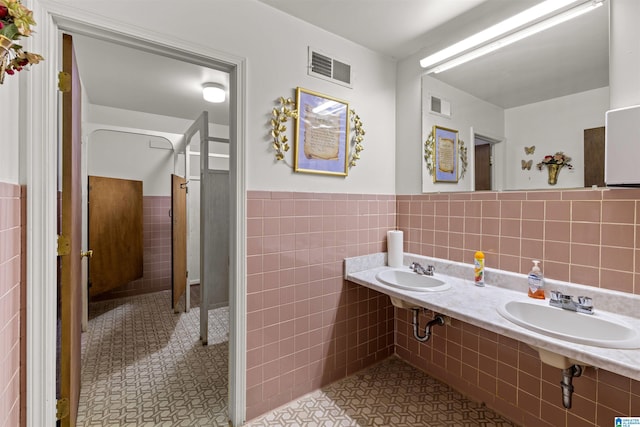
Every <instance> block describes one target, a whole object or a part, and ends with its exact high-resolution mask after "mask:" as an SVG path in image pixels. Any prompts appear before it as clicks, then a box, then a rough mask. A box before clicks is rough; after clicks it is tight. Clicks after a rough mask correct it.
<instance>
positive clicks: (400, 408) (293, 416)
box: [246, 357, 514, 427]
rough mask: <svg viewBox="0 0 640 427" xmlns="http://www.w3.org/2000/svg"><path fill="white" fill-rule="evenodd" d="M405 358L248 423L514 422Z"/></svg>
mask: <svg viewBox="0 0 640 427" xmlns="http://www.w3.org/2000/svg"><path fill="white" fill-rule="evenodd" d="M513 425H514V424H512V423H511V422H509V421H507V420H505V419H504V418H501V417H500V416H499V415H497V414H496V413H494V412H493V411H491V410H490V409H488V408H486V407H485V406H483V405H482V404H480V403H475V402H472V401H470V400H468V399H465V398H464V397H463V396H462V395H461V394H459V393H458V392H456V391H454V390H452V389H451V388H450V387H449V386H447V385H446V384H443V383H441V382H439V381H437V380H435V379H433V378H431V377H429V376H428V375H426V374H424V373H423V372H421V371H419V370H418V369H416V368H414V367H412V366H410V365H408V364H407V363H405V362H403V361H402V360H400V359H398V358H396V357H391V358H389V359H387V360H385V361H383V362H382V363H380V364H377V365H375V366H372V367H370V368H368V369H365V370H364V371H362V372H360V373H358V374H356V375H353V376H351V377H348V378H345V379H344V380H341V381H338V382H336V383H334V384H331V385H330V386H328V387H325V388H323V389H322V390H318V391H316V392H314V393H311V394H308V395H306V396H304V397H302V398H300V399H298V400H296V401H294V402H291V403H289V404H288V405H286V406H283V407H281V408H279V409H277V410H275V411H273V412H271V413H269V414H267V415H264V416H262V417H260V418H257V419H255V420H253V421H251V422H249V423H248V424H246V427H263V426H265V427H266V426H290V427H294V426H295V427H297V426H300V427H316V426H325V427H335V426H394V427H403V426H407V427H408V426H411V427H415V426H421V427H422V426H424V427H428V426H433V427H441V426H455V427H461V426H465V427H471V426H483V427H488V426H504V427H506V426H513Z"/></svg>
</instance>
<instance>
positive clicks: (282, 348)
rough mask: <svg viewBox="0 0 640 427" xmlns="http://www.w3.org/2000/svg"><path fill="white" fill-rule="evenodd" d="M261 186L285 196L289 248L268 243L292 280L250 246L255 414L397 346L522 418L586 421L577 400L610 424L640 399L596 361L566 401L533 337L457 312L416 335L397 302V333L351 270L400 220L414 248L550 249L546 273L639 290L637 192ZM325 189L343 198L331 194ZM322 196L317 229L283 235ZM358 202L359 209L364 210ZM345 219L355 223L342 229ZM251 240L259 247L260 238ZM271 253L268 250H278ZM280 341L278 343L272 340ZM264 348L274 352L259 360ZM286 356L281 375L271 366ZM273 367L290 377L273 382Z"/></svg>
mask: <svg viewBox="0 0 640 427" xmlns="http://www.w3.org/2000/svg"><path fill="white" fill-rule="evenodd" d="M252 193H253V192H249V195H248V199H249V200H261V201H263V202H264V201H266V200H270V199H273V200H276V199H277V200H280V217H279V219H280V222H279V224H280V229H279V230H278V232H277V233H276V234H274V235H276V236H280V239H281V244H280V248H279V249H278V248H277V246H272V247H270V248H269V249H268V250H273V251H275V253H277V254H278V255H279V258H278V260H279V268H280V270H279V276H280V281H281V283H280V284H278V279H277V277H278V276H277V275H276V273H278V271H277V270H270V269H269V267H268V266H265V265H264V262H260V263H257V264H253V263H252V261H253V257H252V256H249V257H248V258H247V262H248V265H250V266H251V268H250V273H249V277H248V280H250V283H253V284H254V286H252V287H251V290H255V292H258V294H256V295H253V296H252V297H251V300H250V301H251V304H250V307H251V311H255V313H256V314H257V313H259V318H256V317H255V315H253V316H252V317H251V319H253V320H250V323H254V324H253V326H252V329H251V331H250V335H251V340H250V341H249V343H250V348H249V352H250V353H249V354H250V355H251V361H252V367H251V369H252V370H253V369H259V373H260V375H252V376H251V381H250V382H248V391H247V399H248V414H249V415H250V416H251V415H253V416H255V415H258V414H260V413H261V412H264V411H266V410H268V409H270V408H273V407H275V406H277V405H278V404H282V403H285V402H286V401H288V400H291V399H293V398H295V397H296V396H299V395H300V394H303V393H306V392H308V391H311V390H313V389H314V388H317V387H319V386H320V385H321V384H325V383H327V382H328V381H332V380H336V379H339V378H342V377H344V376H345V375H347V374H348V373H350V372H353V371H355V370H357V369H360V368H362V367H363V366H365V364H367V363H371V361H374V360H376V359H375V357H378V358H381V357H384V356H381V355H386V354H390V353H389V351H390V349H391V351H392V349H393V348H395V352H396V353H397V354H398V355H399V356H400V357H402V358H404V359H405V360H408V361H409V362H410V363H412V364H414V365H416V366H419V367H420V368H421V369H424V370H426V371H427V372H428V373H429V374H431V375H433V376H435V377H437V378H440V379H442V380H443V381H445V382H447V383H449V384H450V385H452V386H454V387H455V388H457V389H459V390H461V391H462V392H463V393H464V394H467V395H469V396H471V397H473V398H475V399H477V400H481V401H484V402H486V403H487V405H488V406H490V407H492V408H495V409H496V410H498V411H499V412H501V413H503V414H504V415H505V416H508V417H510V418H511V419H513V420H514V421H516V422H518V423H520V424H525V425H556V424H557V422H556V421H558V420H562V421H563V422H564V421H565V420H566V421H567V422H569V420H570V418H571V420H573V421H571V422H575V420H577V419H578V418H576V415H575V413H576V412H579V417H580V418H579V419H580V420H582V421H586V422H588V423H590V424H591V425H599V422H600V421H602V420H603V419H605V418H606V417H605V416H604V415H602V414H603V413H604V414H608V413H609V412H610V411H612V410H615V409H616V408H615V406H616V405H617V403H616V402H618V401H619V400H620V399H621V400H622V401H623V402H624V403H623V405H626V407H630V405H631V404H632V403H633V402H637V401H640V398H639V397H637V395H640V386H637V391H638V392H637V393H636V394H633V393H630V392H629V390H628V389H626V390H623V391H622V393H618V391H617V390H613V391H612V390H611V389H610V387H612V386H613V387H615V385H612V383H614V384H618V383H619V382H620V378H611V376H610V375H609V376H607V375H603V378H598V377H597V376H594V375H591V376H589V375H590V374H587V375H586V376H583V377H581V378H579V379H576V383H578V382H582V383H580V384H579V387H576V389H577V391H576V394H575V396H576V399H575V402H576V411H574V412H570V411H566V410H565V409H564V408H562V407H561V404H559V403H558V402H557V401H558V400H559V390H558V387H557V381H558V379H557V378H556V377H557V375H555V374H557V372H555V371H554V372H553V374H550V373H548V370H547V369H546V368H545V367H544V366H540V365H539V362H537V358H536V357H533V356H532V350H531V349H529V348H528V347H527V346H524V345H522V344H519V343H518V342H517V341H515V340H512V339H508V338H505V337H502V336H498V335H496V334H492V333H489V332H487V331H483V330H482V329H480V328H477V327H475V326H473V325H468V324H465V323H463V322H459V321H454V322H453V324H452V326H448V327H447V328H446V329H444V330H443V331H440V330H439V329H436V332H435V334H434V338H433V340H432V341H431V342H430V343H428V344H420V343H417V342H416V341H415V340H414V339H413V338H412V334H413V333H412V329H411V328H412V327H411V322H410V313H409V312H408V311H407V310H399V309H396V310H395V312H396V315H395V332H391V333H390V328H393V325H394V308H393V307H392V306H390V305H389V302H388V299H387V298H386V297H385V296H381V295H380V294H377V293H375V292H373V291H370V290H368V289H366V288H363V287H360V286H357V285H353V284H350V283H348V282H344V281H343V280H342V278H341V269H342V259H343V258H344V257H345V256H354V255H361V254H365V253H370V252H377V251H378V250H385V247H386V244H385V233H386V230H387V229H390V228H397V229H400V230H402V231H404V233H405V248H406V249H408V250H409V251H411V252H416V253H420V254H423V255H435V256H440V257H443V258H448V259H452V260H458V261H462V262H469V263H471V262H472V257H473V253H474V252H475V250H477V249H482V250H484V251H485V252H486V256H487V264H488V265H490V266H495V267H497V268H502V269H505V270H508V271H516V272H521V273H526V272H528V271H529V269H530V267H531V259H540V260H541V261H542V262H543V264H542V265H543V269H544V272H545V276H546V277H549V278H555V279H559V280H571V281H574V282H577V283H583V284H586V285H590V286H600V287H603V288H608V289H615V290H620V291H623V292H636V293H640V292H639V289H638V288H640V286H638V285H637V284H636V283H635V282H634V280H638V278H637V277H640V269H638V270H639V271H636V270H635V265H640V263H638V262H636V258H638V259H640V248H636V245H637V243H636V241H637V239H636V235H637V234H640V231H637V230H635V228H634V227H635V224H636V209H637V207H636V204H637V203H636V200H635V199H634V198H632V199H629V200H626V199H625V198H624V195H632V194H636V193H635V192H633V191H632V192H624V191H592V190H589V191H546V192H522V193H519V194H518V195H511V194H510V195H509V197H502V196H499V195H498V193H468V194H452V195H447V194H437V195H436V194H433V195H415V196H397V197H395V198H394V197H393V196H388V197H387V196H386V197H387V198H383V197H382V196H368V195H361V194H357V195H327V194H317V195H316V194H310V193H287V194H284V193H270V192H256V193H257V194H252ZM338 196H339V197H341V199H340V198H336V197H338ZM389 197H390V198H389ZM283 200H294V201H295V205H294V209H293V215H292V214H291V209H289V210H288V211H287V215H286V218H285V215H284V210H283V205H282V201H283ZM327 200H341V201H338V202H335V204H332V203H327ZM263 205H264V203H263ZM311 206H321V207H322V221H321V223H322V224H323V228H322V229H323V230H324V232H323V233H319V234H318V235H313V236H312V235H311V234H313V233H308V232H305V231H302V230H306V228H305V227H301V228H300V229H295V228H294V229H293V230H292V229H291V227H289V229H288V230H287V231H286V232H287V233H289V234H284V233H285V229H284V228H285V227H283V224H292V223H293V224H295V223H296V221H297V220H300V218H309V215H310V211H311ZM307 207H308V208H307ZM256 209H257V208H256ZM639 209H640V208H639ZM349 212H358V214H359V215H360V216H358V217H357V218H354V217H353V216H352V215H348V213H349ZM265 215H266V214H265V213H264V212H263V213H261V214H260V215H258V216H257V217H254V218H249V219H251V220H258V221H264V220H265ZM338 215H340V217H338ZM345 217H346V220H345ZM274 218H278V217H277V216H276V217H274ZM300 221H304V220H300ZM303 224H304V222H303ZM340 224H345V226H344V228H342V229H340V231H338V228H339V227H340V226H341V225H340ZM259 225H260V222H258V223H256V224H254V225H252V228H253V229H254V231H255V232H257V230H258V229H259V228H260V227H259ZM301 234H306V235H307V236H305V237H302V236H300V235H301ZM601 235H602V245H601ZM285 236H287V237H285ZM291 236H295V237H293V238H292V237H291ZM342 236H344V237H342ZM629 236H631V237H629ZM249 237H251V235H250V236H249ZM285 238H286V239H288V241H289V242H291V241H295V242H296V247H295V250H294V248H291V244H290V243H289V245H288V249H287V250H284V249H283V248H284V246H285V245H284V243H282V241H283V239H285ZM248 244H249V242H248ZM251 247H252V250H253V251H257V250H259V246H258V245H257V244H256V243H255V242H252V243H251ZM278 250H279V251H280V252H278ZM262 251H265V249H264V245H263V246H262ZM262 255H263V257H262V258H260V260H261V261H263V260H264V259H265V256H267V255H269V254H268V253H263V254H262ZM286 260H291V261H290V262H289V261H286ZM285 264H286V267H285ZM285 275H286V276H287V277H286V278H285V277H284V276H285ZM318 275H321V276H322V277H320V278H318V277H317V276H318ZM254 277H255V279H252V278H254ZM264 283H266V284H267V285H268V286H264ZM269 289H278V292H279V293H278V297H279V300H276V299H274V296H275V294H270V293H268V292H269V291H268V290H269ZM258 295H259V296H260V297H258ZM264 298H266V299H267V304H269V305H274V306H273V308H272V310H273V309H275V308H278V309H279V310H278V317H277V319H276V318H274V317H272V316H270V315H269V314H267V313H265V311H266V309H265V308H264ZM276 327H277V335H276V334H275V332H276V329H275V328H276ZM394 341H395V347H394ZM276 343H277V344H278V351H277V353H276V352H275V350H274V349H273V348H272V347H271V345H274V344H276ZM258 350H261V354H262V356H264V355H265V353H266V355H267V356H268V357H267V358H266V359H262V360H258V359H257V357H256V352H257V351H258ZM372 355H375V357H373V356H372ZM272 365H273V366H272ZM276 366H277V369H278V372H279V375H278V376H272V375H271V374H269V373H268V372H267V371H269V372H271V370H272V369H275V367H276ZM252 372H253V371H252ZM545 375H546V376H545ZM275 379H278V380H279V381H277V383H276V381H275ZM585 381H586V382H585ZM622 381H623V382H624V381H625V379H624V378H623V379H622ZM576 383H574V384H576ZM635 383H636V382H633V383H632V384H635ZM596 387H600V388H601V389H602V390H606V392H607V393H609V394H611V395H614V394H615V393H618V395H617V397H616V398H615V399H607V398H599V397H598V396H599V395H598V394H597V393H595V388H596ZM265 390H266V391H267V392H265ZM592 391H593V393H592ZM614 392H615V393H614ZM618 398H619V399H618ZM287 399H288V400H287ZM611 406H614V408H611ZM618 409H619V408H618ZM607 411H609V412H607ZM596 414H597V415H596ZM572 417H573V418H572ZM603 417H604V418H603ZM561 424H562V423H561Z"/></svg>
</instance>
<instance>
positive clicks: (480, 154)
mask: <svg viewBox="0 0 640 427" xmlns="http://www.w3.org/2000/svg"><path fill="white" fill-rule="evenodd" d="M475 158H476V162H475V177H476V188H475V189H476V190H477V191H482V190H491V144H483V145H476V146H475Z"/></svg>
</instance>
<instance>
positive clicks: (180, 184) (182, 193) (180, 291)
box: [171, 174, 187, 308]
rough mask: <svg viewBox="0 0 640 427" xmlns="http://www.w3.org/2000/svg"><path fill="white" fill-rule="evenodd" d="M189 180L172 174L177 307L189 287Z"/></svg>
mask: <svg viewBox="0 0 640 427" xmlns="http://www.w3.org/2000/svg"><path fill="white" fill-rule="evenodd" d="M186 185H187V181H186V179H184V178H182V177H180V176H178V175H173V174H172V175H171V275H172V282H173V285H172V287H171V294H172V302H171V306H172V307H173V308H175V306H176V304H177V303H178V301H180V298H181V297H182V295H184V292H185V290H186V289H187V187H186Z"/></svg>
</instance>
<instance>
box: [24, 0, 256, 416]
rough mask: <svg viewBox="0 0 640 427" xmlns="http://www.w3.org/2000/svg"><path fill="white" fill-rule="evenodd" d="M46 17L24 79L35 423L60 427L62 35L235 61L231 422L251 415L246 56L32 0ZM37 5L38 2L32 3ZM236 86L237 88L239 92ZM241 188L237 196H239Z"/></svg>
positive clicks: (31, 41)
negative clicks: (36, 60)
mask: <svg viewBox="0 0 640 427" xmlns="http://www.w3.org/2000/svg"><path fill="white" fill-rule="evenodd" d="M24 3H26V5H27V6H31V8H32V10H33V11H34V15H35V16H37V17H38V34H37V36H36V37H30V38H28V39H26V40H25V42H26V43H25V45H26V46H25V47H26V48H27V49H29V50H31V51H34V52H38V53H41V54H42V55H43V56H44V57H45V58H47V60H46V61H44V62H43V63H42V64H39V65H38V66H36V67H33V69H32V70H31V71H30V72H28V73H21V76H20V101H21V103H23V104H22V105H23V107H22V108H21V111H20V112H21V116H20V117H21V122H20V147H21V149H20V158H21V160H20V161H21V168H20V181H21V184H23V185H26V187H27V257H26V258H27V313H26V317H27V405H26V406H27V414H26V416H27V425H28V426H32V427H41V426H54V425H55V397H56V396H55V372H56V369H55V368H56V360H55V359H56V357H55V355H56V303H55V302H56V256H55V253H56V215H57V194H56V191H57V189H56V182H57V169H58V164H57V162H58V160H57V147H58V140H59V138H58V134H59V130H58V111H59V101H58V95H57V93H58V92H57V73H58V69H57V68H58V63H59V60H58V58H59V56H60V48H59V44H58V38H59V34H60V31H61V30H67V31H70V32H73V33H79V34H87V35H92V36H98V37H102V38H104V39H107V40H114V39H118V40H120V41H126V42H127V43H130V44H132V45H134V46H136V45H137V46H145V47H146V48H150V49H151V50H153V49H154V48H156V49H157V48H160V47H163V48H168V49H171V50H172V52H174V53H175V54H176V55H175V56H176V57H178V58H179V57H180V56H181V55H180V53H181V52H182V56H183V57H185V58H186V57H188V58H190V59H191V60H192V62H193V59H194V58H195V59H199V60H200V61H201V62H203V63H204V65H208V64H210V63H211V62H215V63H218V64H221V63H224V64H227V65H228V67H229V70H230V77H231V79H230V80H231V81H230V86H231V88H232V89H231V96H230V99H231V112H230V113H231V114H230V115H231V122H232V123H234V120H235V126H231V127H230V129H229V131H230V139H231V141H236V143H232V144H231V146H230V155H231V159H232V160H233V161H232V162H231V163H230V171H229V172H230V181H231V182H230V184H231V189H232V192H231V199H230V202H231V210H232V215H231V230H230V231H231V235H232V239H231V240H232V242H233V243H232V248H231V253H230V258H231V265H230V281H231V283H232V284H233V286H232V287H231V290H230V295H229V297H230V301H229V309H230V310H229V311H230V322H229V323H230V325H229V326H230V334H229V352H230V355H233V357H230V358H229V417H230V420H231V421H232V423H233V425H241V424H242V423H243V422H244V421H245V416H246V402H245V395H246V393H245V391H246V324H245V317H246V261H245V260H246V256H245V254H246V247H245V236H246V230H245V229H246V225H245V218H246V214H245V213H246V201H245V200H246V197H245V195H246V166H245V164H246V159H245V147H246V143H245V138H246V59H245V58H241V57H236V56H233V55H229V54H226V53H224V52H219V51H216V50H213V49H211V48H209V47H206V46H203V45H198V44H194V43H192V42H186V41H184V40H180V39H176V38H173V37H168V36H167V35H164V34H159V33H155V32H152V31H147V30H143V29H140V28H138V27H135V26H131V25H128V24H124V23H121V22H118V21H115V20H113V19H111V18H109V17H104V16H100V15H97V14H92V13H88V12H85V11H82V10H78V9H77V8H74V7H71V6H67V5H64V4H59V3H55V2H52V1H47V0H32V1H29V0H25V1H24ZM29 3H30V4H29ZM233 88H235V89H233ZM233 189H235V191H233Z"/></svg>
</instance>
